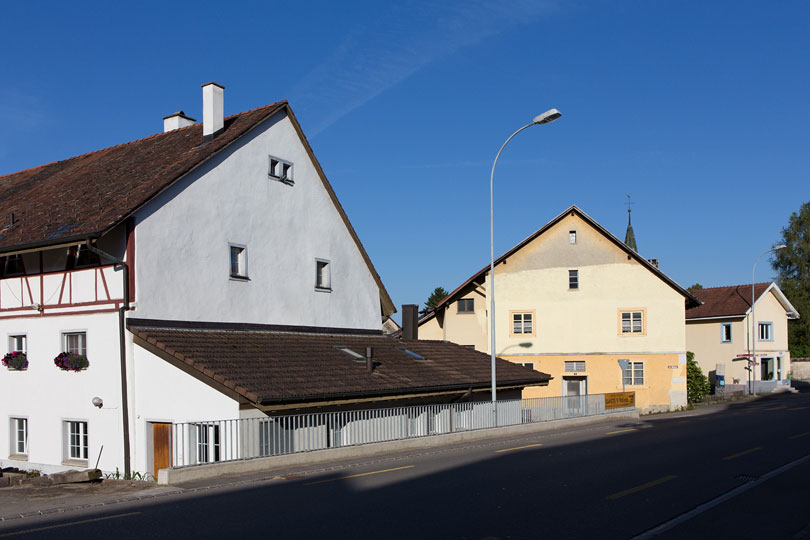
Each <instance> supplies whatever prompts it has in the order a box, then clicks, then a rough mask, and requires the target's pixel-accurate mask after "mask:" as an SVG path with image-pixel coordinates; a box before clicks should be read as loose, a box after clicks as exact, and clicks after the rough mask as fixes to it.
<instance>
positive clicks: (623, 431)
mask: <svg viewBox="0 0 810 540" xmlns="http://www.w3.org/2000/svg"><path fill="white" fill-rule="evenodd" d="M635 430H636V429H635V428H630V429H620V430H619V431H608V432H607V433H605V435H613V434H614V433H627V432H628V431H635Z"/></svg>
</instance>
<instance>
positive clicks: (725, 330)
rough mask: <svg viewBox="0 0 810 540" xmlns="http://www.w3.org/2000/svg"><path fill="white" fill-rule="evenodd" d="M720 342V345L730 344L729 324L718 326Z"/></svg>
mask: <svg viewBox="0 0 810 540" xmlns="http://www.w3.org/2000/svg"><path fill="white" fill-rule="evenodd" d="M720 341H721V342H722V343H731V323H723V324H721V325H720Z"/></svg>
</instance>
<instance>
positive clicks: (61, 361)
mask: <svg viewBox="0 0 810 540" xmlns="http://www.w3.org/2000/svg"><path fill="white" fill-rule="evenodd" d="M53 363H54V364H55V365H56V367H58V368H59V369H62V370H65V371H81V370H83V369H87V368H88V367H90V362H89V361H88V360H87V357H86V356H85V355H83V354H76V353H72V352H63V353H59V354H58V355H57V356H56V358H54V359H53Z"/></svg>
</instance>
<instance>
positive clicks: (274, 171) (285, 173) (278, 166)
mask: <svg viewBox="0 0 810 540" xmlns="http://www.w3.org/2000/svg"><path fill="white" fill-rule="evenodd" d="M269 159H270V167H269V169H268V171H267V176H269V177H270V178H273V179H274V180H278V181H279V182H283V183H285V184H289V185H292V184H293V183H294V182H293V164H292V163H290V162H289V161H285V160H283V159H281V158H277V157H275V156H269Z"/></svg>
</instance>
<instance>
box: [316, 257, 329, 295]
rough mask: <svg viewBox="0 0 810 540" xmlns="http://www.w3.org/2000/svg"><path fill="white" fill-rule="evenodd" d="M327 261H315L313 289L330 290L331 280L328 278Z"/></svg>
mask: <svg viewBox="0 0 810 540" xmlns="http://www.w3.org/2000/svg"><path fill="white" fill-rule="evenodd" d="M330 274H331V272H330V270H329V261H327V260H325V259H315V288H316V289H319V290H322V291H331V290H332V278H331V276H330Z"/></svg>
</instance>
